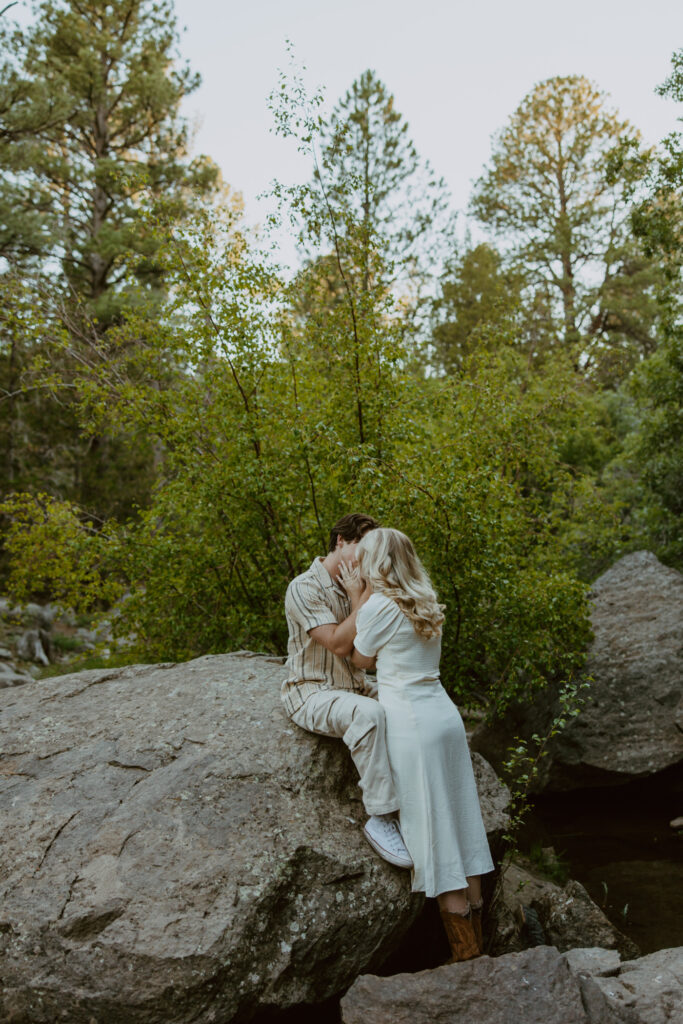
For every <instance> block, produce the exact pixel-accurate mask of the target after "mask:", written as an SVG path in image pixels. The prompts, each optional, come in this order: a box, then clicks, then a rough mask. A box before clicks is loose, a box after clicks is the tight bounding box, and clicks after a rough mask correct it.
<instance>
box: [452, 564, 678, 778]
mask: <svg viewBox="0 0 683 1024" xmlns="http://www.w3.org/2000/svg"><path fill="white" fill-rule="evenodd" d="M590 596H591V602H592V611H591V620H592V625H593V631H594V640H593V643H592V645H591V648H590V652H589V656H588V664H587V675H589V676H592V678H593V680H594V682H593V684H592V687H591V693H590V698H589V701H588V703H587V704H586V705H585V707H584V708H583V710H582V712H581V714H580V715H579V717H578V718H577V719H575V720H574V721H573V722H572V723H571V724H570V725H569V726H568V728H567V729H565V730H564V731H563V732H562V733H560V734H559V735H558V736H557V737H555V739H554V740H553V741H552V742H551V744H550V747H549V751H550V756H549V757H546V759H545V761H544V774H543V776H542V777H541V778H540V780H539V784H538V787H537V788H545V789H550V790H567V789H578V788H582V787H586V786H605V785H612V784H619V783H623V782H629V781H631V780H632V779H636V778H643V777H646V776H649V775H654V774H656V773H657V772H659V771H662V770H663V769H665V768H668V767H669V766H671V765H675V764H677V763H679V762H680V761H681V760H683V576H682V575H681V573H679V572H678V571H677V570H675V569H670V568H668V567H666V566H664V565H662V564H661V563H660V562H659V561H658V560H657V558H655V556H654V555H653V554H651V553H650V552H648V551H638V552H635V553H634V554H631V555H626V556H624V558H621V559H620V560H619V561H618V562H617V563H616V564H615V565H613V566H612V568H611V569H608V571H607V572H605V573H603V575H602V576H600V577H599V578H598V579H597V580H596V581H595V583H594V584H593V586H592V589H591V595H590ZM557 707H558V705H557V694H556V692H555V690H554V689H553V687H548V688H547V690H545V691H544V692H542V693H541V694H539V695H538V698H537V700H536V702H535V704H534V705H533V706H532V707H529V706H528V705H527V706H525V707H524V708H512V709H511V710H510V712H509V713H508V714H507V715H506V716H505V717H504V718H502V719H501V720H500V721H499V722H497V723H495V724H494V725H493V726H491V727H485V726H482V727H480V728H479V729H477V730H476V732H475V734H474V736H473V737H472V747H473V749H475V750H479V751H480V752H481V753H482V754H483V755H484V757H486V758H487V759H488V760H489V761H491V763H492V764H493V765H494V767H495V766H498V765H500V764H501V763H502V761H503V760H505V752H506V750H507V747H508V746H509V744H510V743H511V742H512V738H513V737H514V736H525V737H530V736H531V735H532V734H533V733H541V734H543V733H545V732H546V730H547V728H548V725H549V723H550V722H551V721H552V720H553V718H554V715H555V714H556V711H557Z"/></svg>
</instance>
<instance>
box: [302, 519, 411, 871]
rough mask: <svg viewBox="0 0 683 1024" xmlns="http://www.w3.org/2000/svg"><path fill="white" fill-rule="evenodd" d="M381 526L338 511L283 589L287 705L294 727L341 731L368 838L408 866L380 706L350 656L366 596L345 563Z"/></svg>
mask: <svg viewBox="0 0 683 1024" xmlns="http://www.w3.org/2000/svg"><path fill="white" fill-rule="evenodd" d="M378 525H379V524H378V523H377V522H376V521H375V520H374V519H373V518H372V517H371V516H366V515H362V514H360V513H352V514H350V515H346V516H343V517H342V518H341V519H340V520H339V521H338V522H337V523H335V525H334V526H333V527H332V530H331V531H330V545H329V550H328V553H327V555H326V556H325V557H324V558H316V559H314V561H313V564H312V565H311V567H310V568H309V569H307V570H306V572H303V573H301V575H299V576H297V577H296V579H293V580H292V582H291V583H290V584H289V587H288V588H287V595H286V597H285V613H286V616H287V625H288V627H289V643H288V651H289V657H288V659H287V679H286V680H285V682H284V683H283V685H282V700H283V703H284V705H285V710H286V712H287V714H288V715H289V717H290V718H291V719H292V721H293V722H295V723H296V725H298V726H300V727H301V728H302V729H307V730H308V731H309V732H314V733H319V734H321V735H323V736H338V737H340V738H341V739H343V740H344V743H345V744H346V746H347V747H348V748H349V751H350V752H351V757H352V758H353V761H354V764H355V765H356V768H357V769H358V774H359V775H360V780H359V786H360V788H361V791H362V793H363V803H364V805H365V809H366V811H367V812H368V814H369V815H370V817H369V819H368V821H367V823H366V825H365V827H364V830H363V831H364V833H365V837H366V839H367V840H368V842H369V843H370V845H371V846H372V847H373V849H375V850H376V851H377V853H379V854H380V856H382V857H384V859H385V860H388V861H389V862H390V863H392V864H395V865H397V866H398V867H405V868H409V867H412V863H413V862H412V860H411V858H410V854H409V853H408V850H407V849H406V847H405V843H404V842H403V837H402V836H401V832H400V829H399V827H398V821H397V819H396V811H397V810H398V801H397V799H396V793H395V790H394V783H393V780H392V777H391V768H390V766H389V758H388V755H387V748H386V739H385V721H384V708H383V707H382V706H381V705H380V704H379V703H378V701H377V699H376V694H377V688H376V686H374V687H371V686H370V685H368V683H367V682H366V679H365V673H364V671H363V670H362V669H359V668H356V667H355V666H354V665H352V664H351V661H350V660H349V658H350V655H351V653H352V651H353V641H354V639H355V636H356V613H357V611H358V609H359V607H360V606H361V605H362V604H363V603H364V602H365V600H367V597H368V596H369V595H368V594H367V593H366V592H364V590H363V585H362V583H361V582H360V579H359V577H358V575H357V574H356V575H355V578H353V579H349V580H348V582H347V589H345V588H344V586H343V585H342V583H341V579H340V573H341V571H342V566H346V567H347V568H348V569H352V568H353V567H355V565H356V547H357V545H358V542H359V541H360V539H361V537H362V536H363V535H364V534H365V533H367V531H368V530H373V529H374V528H375V527H377V526H378Z"/></svg>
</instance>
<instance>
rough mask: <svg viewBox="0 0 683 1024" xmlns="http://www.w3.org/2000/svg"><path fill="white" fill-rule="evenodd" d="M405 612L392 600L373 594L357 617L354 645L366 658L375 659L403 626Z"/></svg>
mask: <svg viewBox="0 0 683 1024" xmlns="http://www.w3.org/2000/svg"><path fill="white" fill-rule="evenodd" d="M402 617H403V612H402V611H401V609H400V608H399V606H398V605H397V604H396V602H395V601H392V600H391V598H388V597H383V596H382V595H381V594H373V595H372V597H370V598H368V600H367V601H366V602H365V604H364V605H362V607H361V608H360V609H359V611H358V614H357V616H356V631H357V632H356V639H355V640H354V641H353V645H354V647H355V648H356V650H357V651H358V653H359V654H362V655H363V657H364V658H374V657H375V655H376V654H377V652H378V651H379V649H380V648H381V647H384V645H385V644H386V643H388V642H389V640H391V638H392V636H393V635H394V633H395V632H396V630H397V629H398V627H399V626H400V625H401V619H402Z"/></svg>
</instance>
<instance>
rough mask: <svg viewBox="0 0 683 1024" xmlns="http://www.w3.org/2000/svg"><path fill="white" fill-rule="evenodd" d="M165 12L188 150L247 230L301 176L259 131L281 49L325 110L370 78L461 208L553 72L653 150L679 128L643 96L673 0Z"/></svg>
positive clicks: (212, 4) (672, 34) (658, 76)
mask: <svg viewBox="0 0 683 1024" xmlns="http://www.w3.org/2000/svg"><path fill="white" fill-rule="evenodd" d="M176 10H177V12H178V21H179V25H180V26H184V27H185V30H184V31H183V33H182V35H181V49H182V52H183V53H184V54H185V56H186V57H187V58H188V59H189V61H190V63H191V65H192V66H193V67H194V68H195V69H196V70H197V71H199V72H200V73H201V75H202V78H203V83H202V86H201V88H200V89H199V90H198V92H196V93H195V94H194V95H193V96H192V97H190V98H189V99H188V101H187V104H186V110H187V113H188V114H190V115H191V116H192V118H194V119H196V121H197V125H198V131H197V137H196V149H197V150H198V151H203V152H206V153H208V154H210V155H211V156H212V157H213V158H214V159H215V160H216V161H217V162H218V163H219V164H220V166H221V168H222V171H223V175H224V177H225V179H226V181H228V182H229V183H230V184H231V185H232V186H233V187H234V188H236V189H238V190H240V191H241V192H242V193H243V195H244V198H245V203H246V213H247V217H248V219H249V220H250V221H258V220H259V219H262V218H263V215H264V207H263V204H259V203H258V201H257V199H256V197H257V195H258V194H259V192H261V191H263V190H264V189H265V188H266V187H267V185H268V183H269V181H270V180H271V179H272V178H273V177H276V176H277V177H278V178H280V179H281V180H284V181H295V180H305V179H306V178H307V177H308V172H309V166H308V164H307V163H306V161H304V160H303V158H300V157H298V156H297V154H296V148H295V145H294V143H293V142H291V141H288V140H282V139H280V138H279V137H277V136H275V135H274V134H273V133H272V132H271V130H270V129H271V127H272V117H271V114H270V112H269V111H268V108H267V96H268V94H269V92H270V90H271V89H272V88H273V87H274V86H275V85H276V83H277V75H278V68H284V67H286V65H287V54H286V48H285V40H286V39H290V40H291V41H292V43H293V44H294V48H295V52H296V56H297V58H298V60H299V61H300V62H301V63H302V64H304V65H305V66H306V68H307V78H308V81H309V82H310V84H311V87H315V86H316V85H323V86H324V87H325V90H326V96H327V98H328V100H329V103H330V105H333V104H334V102H335V101H336V100H337V99H338V98H339V97H340V96H341V95H342V94H343V93H344V92H345V91H346V89H347V88H348V87H349V85H350V84H351V82H352V81H353V80H354V78H356V77H357V76H358V75H359V74H360V73H361V72H362V71H364V70H365V69H366V68H372V69H373V70H374V71H375V72H376V73H377V74H378V75H379V77H380V78H381V79H382V80H383V81H384V83H385V85H386V86H387V87H388V89H389V90H390V91H391V92H392V93H393V94H394V97H395V100H396V108H397V109H398V110H399V111H400V112H401V113H402V114H403V115H404V117H405V118H406V119H407V121H408V122H409V125H410V132H411V135H412V138H413V141H414V142H415V145H416V147H417V149H418V152H419V153H420V154H421V155H422V156H423V157H425V158H427V159H428V160H429V161H430V163H431V164H432V167H433V168H434V170H435V171H436V172H437V173H438V174H439V175H443V177H444V178H445V179H446V181H447V183H448V185H449V187H450V189H451V192H452V195H453V201H454V205H455V207H456V208H457V209H461V210H464V209H465V207H466V205H467V201H468V198H469V193H470V188H471V183H472V181H473V179H475V178H476V177H478V175H479V174H480V173H481V170H482V168H483V166H484V164H485V163H486V161H487V160H488V158H489V154H490V137H491V134H492V133H493V132H494V131H496V130H497V129H498V128H500V127H502V126H503V125H504V124H505V122H506V120H507V119H508V117H509V116H510V114H511V113H512V111H513V110H514V109H515V107H516V106H517V104H518V103H519V102H520V100H521V99H522V98H523V96H524V95H525V94H526V93H527V92H528V91H529V90H530V89H531V88H532V87H533V85H534V84H535V83H536V82H539V81H541V80H543V79H545V78H549V77H551V76H553V75H568V74H581V75H586V76H587V77H588V78H590V79H592V80H593V81H594V82H595V83H596V84H597V85H598V86H599V87H600V88H601V89H602V90H604V91H605V92H607V93H609V94H610V102H611V104H612V105H613V106H614V107H615V108H616V109H618V110H619V111H620V113H621V114H622V116H623V117H625V118H627V119H629V120H630V121H632V122H633V123H634V124H635V125H637V127H638V128H639V129H640V130H641V132H642V133H643V135H644V137H645V138H646V139H647V140H648V141H650V142H657V141H659V140H660V139H661V138H662V137H663V136H664V135H666V134H667V133H668V132H670V131H672V130H674V129H675V128H677V127H678V128H681V125H680V124H678V123H677V121H676V117H677V116H680V114H681V111H680V109H678V110H677V109H676V104H674V103H672V102H671V101H668V100H664V99H662V98H661V97H659V96H657V95H655V92H654V89H655V86H656V85H657V84H658V83H660V82H661V81H662V80H663V79H664V78H665V77H666V76H667V75H668V73H669V70H670V59H671V54H672V52H673V50H675V49H678V48H680V47H683V2H681V0H572V2H571V3H562V2H558V0H555V2H552V0H550V2H549V0H479V2H478V3H476V2H473V0H450V2H445V0H440V2H438V0H410V2H409V0H339V2H331V0H251V2H249V0H247V2H244V0H242V2H221V0H176Z"/></svg>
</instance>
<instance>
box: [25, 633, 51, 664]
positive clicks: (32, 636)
mask: <svg viewBox="0 0 683 1024" xmlns="http://www.w3.org/2000/svg"><path fill="white" fill-rule="evenodd" d="M51 653H52V644H51V643H50V637H49V634H48V633H47V632H46V631H45V630H44V629H29V630H27V631H26V632H25V633H22V635H21V636H20V637H19V639H18V640H17V656H18V657H19V658H21V660H22V661H33V662H35V663H36V664H38V665H49V664H50V654H51Z"/></svg>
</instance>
